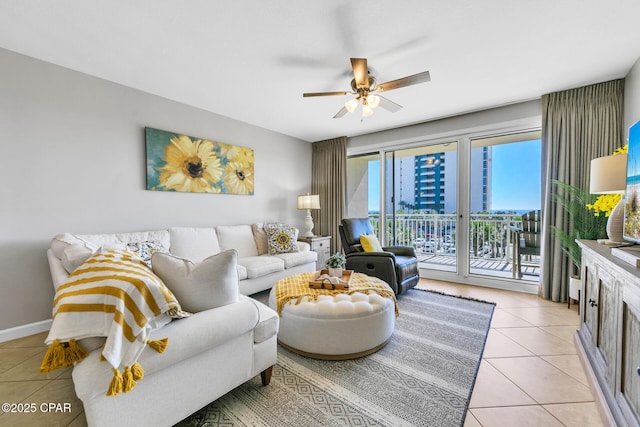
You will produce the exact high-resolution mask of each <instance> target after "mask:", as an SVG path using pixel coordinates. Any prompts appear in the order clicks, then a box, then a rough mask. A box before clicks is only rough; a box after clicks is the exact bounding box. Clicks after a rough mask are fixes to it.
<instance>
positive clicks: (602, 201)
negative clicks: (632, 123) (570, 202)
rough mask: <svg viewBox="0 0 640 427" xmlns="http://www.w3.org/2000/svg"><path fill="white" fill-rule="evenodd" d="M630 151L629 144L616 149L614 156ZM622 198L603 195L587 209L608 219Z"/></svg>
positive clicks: (620, 196)
mask: <svg viewBox="0 0 640 427" xmlns="http://www.w3.org/2000/svg"><path fill="white" fill-rule="evenodd" d="M628 151H629V144H625V145H624V147H620V148H618V149H616V151H614V152H613V155H614V156H615V155H617V154H626V153H627V152H628ZM621 198H622V195H621V194H602V195H600V196H599V197H598V198H597V199H596V201H595V202H593V204H587V208H589V209H591V210H592V211H593V215H594V216H600V215H601V214H604V216H606V217H608V216H609V215H611V211H612V210H613V208H615V207H616V205H617V204H618V202H619V201H620V199H621Z"/></svg>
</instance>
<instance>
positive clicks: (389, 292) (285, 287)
mask: <svg viewBox="0 0 640 427" xmlns="http://www.w3.org/2000/svg"><path fill="white" fill-rule="evenodd" d="M317 274H318V273H317V272H315V271H312V272H310V273H301V274H296V275H294V276H291V277H287V278H285V279H282V280H278V281H277V282H276V286H275V297H276V307H277V311H278V315H280V314H281V312H282V307H284V305H285V304H286V303H288V302H289V301H291V303H292V304H293V303H295V304H299V303H300V301H301V300H302V297H308V298H310V299H311V300H313V301H316V300H317V299H318V296H319V295H338V294H349V295H351V294H354V293H356V292H360V293H362V294H366V295H368V294H370V293H371V292H375V293H377V294H378V295H380V296H381V297H383V298H393V303H394V305H395V311H396V317H398V316H399V312H398V302H397V301H396V295H395V293H394V292H393V289H391V288H390V287H389V285H387V284H386V283H385V282H384V281H382V280H380V279H378V278H377V277H371V276H367V275H366V274H362V273H355V272H354V273H353V276H352V277H351V283H350V284H349V289H348V290H330V289H314V288H310V287H309V282H310V281H312V280H313V279H315V277H316V275H317ZM293 300H296V301H293Z"/></svg>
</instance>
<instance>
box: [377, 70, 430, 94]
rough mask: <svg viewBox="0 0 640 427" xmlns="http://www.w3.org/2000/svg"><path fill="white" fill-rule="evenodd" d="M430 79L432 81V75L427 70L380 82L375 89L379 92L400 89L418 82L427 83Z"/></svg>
mask: <svg viewBox="0 0 640 427" xmlns="http://www.w3.org/2000/svg"><path fill="white" fill-rule="evenodd" d="M428 81H431V76H430V75H429V72H428V71H425V72H423V73H418V74H414V75H412V76H407V77H403V78H401V79H398V80H391V81H390V82H386V83H380V84H379V85H378V86H376V89H375V90H376V91H379V92H382V91H388V90H392V89H398V88H401V87H405V86H411V85H415V84H418V83H425V82H428Z"/></svg>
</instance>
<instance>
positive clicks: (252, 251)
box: [216, 224, 258, 258]
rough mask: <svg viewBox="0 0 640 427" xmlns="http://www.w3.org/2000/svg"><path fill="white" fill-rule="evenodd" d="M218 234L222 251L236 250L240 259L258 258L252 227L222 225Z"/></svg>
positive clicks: (218, 229) (217, 228) (217, 229)
mask: <svg viewBox="0 0 640 427" xmlns="http://www.w3.org/2000/svg"><path fill="white" fill-rule="evenodd" d="M216 232H217V233H218V242H219V243H220V249H221V250H223V251H226V250H228V249H235V250H237V251H238V257H240V258H244V257H252V256H258V248H257V247H256V241H255V239H254V238H253V232H252V231H251V226H250V225H248V224H247V225H220V226H218V227H216Z"/></svg>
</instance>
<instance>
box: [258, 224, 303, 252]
mask: <svg viewBox="0 0 640 427" xmlns="http://www.w3.org/2000/svg"><path fill="white" fill-rule="evenodd" d="M265 231H266V232H267V246H268V248H269V255H277V254H286V253H289V252H298V230H296V229H295V228H293V227H280V228H275V227H273V228H265Z"/></svg>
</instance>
